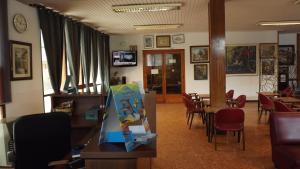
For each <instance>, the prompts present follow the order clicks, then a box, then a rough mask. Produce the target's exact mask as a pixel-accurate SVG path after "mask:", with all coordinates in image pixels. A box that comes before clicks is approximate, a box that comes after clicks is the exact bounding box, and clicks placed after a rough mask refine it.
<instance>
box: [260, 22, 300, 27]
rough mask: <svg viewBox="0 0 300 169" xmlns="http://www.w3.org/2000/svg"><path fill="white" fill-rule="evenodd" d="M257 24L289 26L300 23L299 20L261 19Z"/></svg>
mask: <svg viewBox="0 0 300 169" xmlns="http://www.w3.org/2000/svg"><path fill="white" fill-rule="evenodd" d="M257 24H258V25H260V26H290V25H300V21H262V22H258V23H257Z"/></svg>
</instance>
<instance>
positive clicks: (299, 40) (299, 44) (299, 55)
mask: <svg viewBox="0 0 300 169" xmlns="http://www.w3.org/2000/svg"><path fill="white" fill-rule="evenodd" d="M296 54H297V87H300V33H298V34H297V46H296Z"/></svg>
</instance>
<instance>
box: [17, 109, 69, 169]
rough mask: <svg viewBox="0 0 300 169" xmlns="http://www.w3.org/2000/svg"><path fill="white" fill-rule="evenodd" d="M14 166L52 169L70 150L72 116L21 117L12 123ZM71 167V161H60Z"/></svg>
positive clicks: (18, 167)
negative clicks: (69, 163) (69, 164)
mask: <svg viewBox="0 0 300 169" xmlns="http://www.w3.org/2000/svg"><path fill="white" fill-rule="evenodd" d="M13 138H14V144H15V147H14V148H15V162H14V164H15V169H49V168H52V167H53V166H51V164H57V163H53V161H56V162H57V161H58V160H62V159H64V158H65V157H66V156H67V155H68V154H70V153H71V125H70V118H69V116H68V115H67V114H65V113H61V112H59V113H46V114H34V115H26V116H23V117H20V118H18V119H17V120H16V122H15V123H14V126H13ZM60 163H63V164H65V165H66V166H65V168H67V167H68V165H67V164H68V160H63V161H59V162H58V164H60Z"/></svg>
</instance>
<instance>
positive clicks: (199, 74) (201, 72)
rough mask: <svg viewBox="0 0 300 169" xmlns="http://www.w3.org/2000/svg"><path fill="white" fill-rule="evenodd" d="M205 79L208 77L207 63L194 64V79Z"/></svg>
mask: <svg viewBox="0 0 300 169" xmlns="http://www.w3.org/2000/svg"><path fill="white" fill-rule="evenodd" d="M207 79H208V70H207V64H195V65H194V80H207Z"/></svg>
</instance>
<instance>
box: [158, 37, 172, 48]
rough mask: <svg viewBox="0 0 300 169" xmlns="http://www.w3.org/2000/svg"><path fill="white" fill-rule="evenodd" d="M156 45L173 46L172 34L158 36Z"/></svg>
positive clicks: (162, 46) (160, 46) (159, 46)
mask: <svg viewBox="0 0 300 169" xmlns="http://www.w3.org/2000/svg"><path fill="white" fill-rule="evenodd" d="M156 47H157V48H169V47H171V36H170V35H160V36H156Z"/></svg>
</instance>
